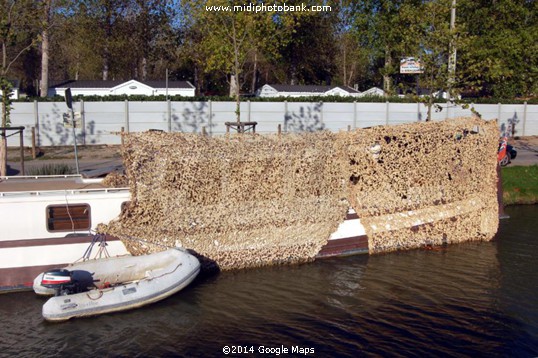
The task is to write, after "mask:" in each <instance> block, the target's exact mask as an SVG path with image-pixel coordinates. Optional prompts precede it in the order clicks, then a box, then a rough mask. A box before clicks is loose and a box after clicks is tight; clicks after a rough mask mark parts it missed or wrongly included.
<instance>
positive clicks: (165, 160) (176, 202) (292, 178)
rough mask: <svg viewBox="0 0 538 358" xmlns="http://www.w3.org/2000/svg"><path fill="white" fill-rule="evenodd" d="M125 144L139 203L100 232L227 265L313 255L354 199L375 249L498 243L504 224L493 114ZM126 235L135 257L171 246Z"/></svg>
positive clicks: (133, 138)
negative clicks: (500, 224)
mask: <svg viewBox="0 0 538 358" xmlns="http://www.w3.org/2000/svg"><path fill="white" fill-rule="evenodd" d="M124 140H125V147H124V150H123V155H124V164H125V167H126V171H127V175H128V177H129V185H130V188H131V196H132V201H131V204H130V205H129V207H128V210H126V211H125V212H124V213H123V214H122V216H121V217H120V218H119V220H117V221H114V222H112V223H110V224H109V225H108V226H106V227H103V228H102V230H103V231H105V232H107V233H110V234H113V235H116V236H118V237H120V238H121V237H124V238H125V237H127V236H133V237H139V238H142V239H144V240H146V241H147V242H149V243H157V244H160V245H166V246H173V245H181V246H183V247H185V248H188V249H192V250H194V251H196V252H197V253H198V254H200V255H202V256H204V257H206V258H208V259H209V260H212V261H214V262H216V263H217V264H218V266H219V267H220V268H221V269H230V268H242V267H252V266H262V265H267V264H274V263H283V262H286V263H289V262H301V261H308V260H312V259H313V258H314V257H315V256H316V254H317V253H318V252H319V250H320V249H321V247H322V246H323V245H324V244H326V242H327V239H328V237H329V236H330V234H331V233H332V232H334V231H335V229H336V228H337V227H338V225H339V224H340V223H341V222H342V220H343V218H344V217H345V214H346V211H347V209H348V208H349V206H352V207H353V208H354V209H355V210H356V211H357V213H358V215H359V217H360V218H361V222H362V223H363V224H364V225H365V228H366V233H367V235H368V240H369V248H370V252H384V251H392V250H397V249H403V248H412V247H420V246H423V245H426V244H441V243H451V242H459V241H464V240H472V239H491V238H492V237H493V235H494V233H495V232H496V230H497V225H498V217H497V210H498V207H497V201H496V200H497V196H496V185H495V183H496V167H495V166H496V151H497V144H498V131H497V128H496V123H495V122H485V121H481V120H477V119H470V118H466V119H458V120H451V121H444V122H430V123H415V124H406V125H401V126H388V127H375V128H370V129H359V130H356V131H353V132H341V133H337V134H334V133H328V132H318V133H308V134H301V135H292V134H286V135H282V136H277V135H270V136H260V135H234V136H230V137H212V138H209V137H204V136H199V135H194V134H183V133H158V132H147V133H133V134H126V135H125V138H124ZM124 243H125V244H126V246H127V248H128V249H129V251H131V253H133V254H135V255H136V254H143V253H148V252H153V251H159V250H162V247H160V246H156V245H151V244H144V243H141V242H139V241H133V240H127V239H125V240H124Z"/></svg>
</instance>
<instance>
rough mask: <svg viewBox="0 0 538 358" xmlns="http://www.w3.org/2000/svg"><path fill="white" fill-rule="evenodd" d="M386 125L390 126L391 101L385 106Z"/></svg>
mask: <svg viewBox="0 0 538 358" xmlns="http://www.w3.org/2000/svg"><path fill="white" fill-rule="evenodd" d="M385 125H387V126H388V125H389V101H387V102H386V106H385Z"/></svg>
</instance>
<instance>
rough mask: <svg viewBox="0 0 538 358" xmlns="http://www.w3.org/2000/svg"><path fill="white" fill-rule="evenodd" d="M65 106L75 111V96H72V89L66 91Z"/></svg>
mask: <svg viewBox="0 0 538 358" xmlns="http://www.w3.org/2000/svg"><path fill="white" fill-rule="evenodd" d="M65 104H66V105H67V108H69V109H73V96H72V95H71V88H68V89H66V90H65Z"/></svg>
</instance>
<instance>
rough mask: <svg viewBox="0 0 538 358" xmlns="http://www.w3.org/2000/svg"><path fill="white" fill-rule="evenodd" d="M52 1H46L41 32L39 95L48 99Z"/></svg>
mask: <svg viewBox="0 0 538 358" xmlns="http://www.w3.org/2000/svg"><path fill="white" fill-rule="evenodd" d="M51 1H52V0H48V1H46V4H45V10H44V11H45V13H44V16H43V18H44V21H43V30H42V32H41V37H42V40H41V82H40V83H39V95H40V96H41V97H47V92H48V89H49V23H50V8H51Z"/></svg>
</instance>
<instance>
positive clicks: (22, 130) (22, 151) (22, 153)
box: [19, 127, 26, 175]
mask: <svg viewBox="0 0 538 358" xmlns="http://www.w3.org/2000/svg"><path fill="white" fill-rule="evenodd" d="M22 132H24V127H23V128H22V129H21V130H20V131H19V134H20V137H19V138H20V145H19V146H20V150H21V152H20V153H21V171H22V175H26V173H25V172H24V138H23V136H22Z"/></svg>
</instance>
